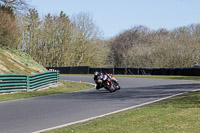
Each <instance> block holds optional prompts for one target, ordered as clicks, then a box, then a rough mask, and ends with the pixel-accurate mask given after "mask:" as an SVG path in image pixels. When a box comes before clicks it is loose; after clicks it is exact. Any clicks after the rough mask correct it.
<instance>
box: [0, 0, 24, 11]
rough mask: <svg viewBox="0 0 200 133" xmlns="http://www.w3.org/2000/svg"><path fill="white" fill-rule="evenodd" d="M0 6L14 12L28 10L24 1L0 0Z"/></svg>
mask: <svg viewBox="0 0 200 133" xmlns="http://www.w3.org/2000/svg"><path fill="white" fill-rule="evenodd" d="M0 5H1V6H4V7H6V8H9V9H11V10H12V11H14V12H20V11H24V10H27V9H28V4H27V2H26V0H0Z"/></svg>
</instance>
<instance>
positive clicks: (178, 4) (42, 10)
mask: <svg viewBox="0 0 200 133" xmlns="http://www.w3.org/2000/svg"><path fill="white" fill-rule="evenodd" d="M29 4H30V5H31V7H32V8H35V9H37V11H38V12H39V15H40V16H41V17H43V16H45V15H47V14H48V13H50V14H53V15H59V13H60V12H61V11H64V12H65V13H66V14H67V15H69V17H70V16H73V15H75V14H78V13H80V12H85V13H89V14H90V15H91V17H93V20H94V22H95V24H96V26H98V27H99V28H100V29H101V30H102V32H103V37H104V38H111V37H114V36H116V35H118V34H120V33H122V32H123V31H125V30H127V29H130V28H133V27H134V26H138V25H143V26H147V27H148V28H150V29H151V30H157V29H160V28H166V29H168V30H172V29H174V28H177V27H180V26H187V25H190V24H198V23H200V0H56V1H54V0H29Z"/></svg>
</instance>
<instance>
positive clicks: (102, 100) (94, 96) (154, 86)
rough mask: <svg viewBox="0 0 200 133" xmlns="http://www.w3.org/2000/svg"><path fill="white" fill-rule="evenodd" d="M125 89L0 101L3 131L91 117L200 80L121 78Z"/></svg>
mask: <svg viewBox="0 0 200 133" xmlns="http://www.w3.org/2000/svg"><path fill="white" fill-rule="evenodd" d="M60 79H61V80H72V81H80V80H81V81H82V82H90V83H94V82H93V77H90V76H60ZM118 79H119V82H120V85H121V88H122V89H121V90H120V91H117V92H114V93H109V92H108V91H106V90H105V89H101V90H99V91H97V90H96V89H94V88H93V89H90V90H86V91H80V92H74V93H68V94H67V93H66V94H59V95H51V96H42V97H37V98H29V99H21V100H14V101H8V102H1V103H0V132H1V133H28V132H35V131H40V130H43V129H47V128H51V127H55V126H59V125H63V124H67V123H72V122H75V121H79V120H83V119H88V118H91V117H95V116H99V115H102V114H106V113H110V112H113V111H117V110H121V109H124V108H128V107H132V106H135V105H140V104H143V103H147V102H151V101H155V100H158V99H161V98H164V97H168V96H171V95H175V94H179V93H184V92H189V91H193V90H196V89H200V82H197V81H181V80H165V79H140V78H118Z"/></svg>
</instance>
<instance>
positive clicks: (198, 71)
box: [47, 66, 200, 76]
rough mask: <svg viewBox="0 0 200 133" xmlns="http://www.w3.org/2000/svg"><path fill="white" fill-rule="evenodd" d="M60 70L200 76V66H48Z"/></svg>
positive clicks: (66, 72) (62, 71)
mask: <svg viewBox="0 0 200 133" xmlns="http://www.w3.org/2000/svg"><path fill="white" fill-rule="evenodd" d="M47 69H55V70H59V71H60V73H61V74H93V73H94V72H95V71H99V72H103V73H112V74H122V75H183V76H200V67H193V68H122V67H121V68H117V67H114V68H94V67H88V66H80V67H47Z"/></svg>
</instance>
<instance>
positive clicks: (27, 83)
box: [26, 75, 30, 91]
mask: <svg viewBox="0 0 200 133" xmlns="http://www.w3.org/2000/svg"><path fill="white" fill-rule="evenodd" d="M26 85H27V89H26V91H29V89H30V83H29V75H27V76H26Z"/></svg>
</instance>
